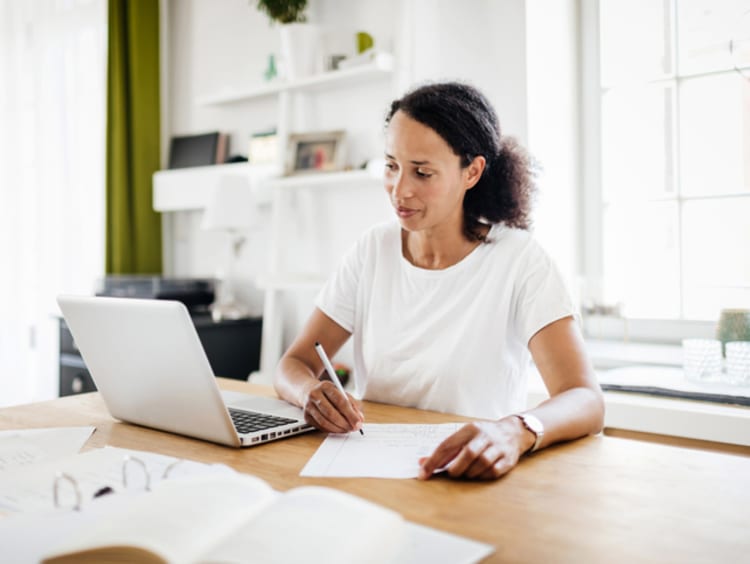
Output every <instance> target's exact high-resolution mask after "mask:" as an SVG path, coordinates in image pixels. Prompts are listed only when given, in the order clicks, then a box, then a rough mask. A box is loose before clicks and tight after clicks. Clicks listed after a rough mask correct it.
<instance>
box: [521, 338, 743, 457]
mask: <svg viewBox="0 0 750 564" xmlns="http://www.w3.org/2000/svg"><path fill="white" fill-rule="evenodd" d="M587 348H588V349H589V354H590V356H591V358H592V361H593V362H594V366H595V367H596V368H597V370H602V369H607V368H614V367H622V366H633V365H651V367H653V366H673V367H674V366H679V365H680V364H681V362H682V357H681V350H680V347H679V346H668V345H650V344H635V343H633V344H630V343H622V342H608V341H591V340H589V341H587ZM636 369H637V367H635V366H634V367H633V370H636ZM645 369H648V367H647V366H644V370H645ZM547 397H548V394H547V390H546V388H545V386H544V382H543V381H542V379H541V376H539V374H538V373H536V374H535V376H532V377H531V378H530V380H529V391H528V405H529V406H530V407H531V406H536V405H538V404H539V403H541V402H542V401H544V400H545V399H546V398H547ZM604 399H605V403H606V414H605V421H604V425H605V427H607V428H613V429H623V430H628V431H638V432H643V433H654V434H658V435H667V436H674V437H684V438H689V439H698V440H705V441H712V442H719V443H728V444H735V445H743V446H750V407H742V406H735V405H727V404H719V403H712V402H707V401H697V400H689V399H677V398H665V397H656V396H651V395H646V394H638V393H631V392H614V391H605V392H604Z"/></svg>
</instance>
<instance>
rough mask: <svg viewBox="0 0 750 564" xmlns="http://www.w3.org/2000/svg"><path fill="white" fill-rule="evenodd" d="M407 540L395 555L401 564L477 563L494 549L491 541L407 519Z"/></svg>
mask: <svg viewBox="0 0 750 564" xmlns="http://www.w3.org/2000/svg"><path fill="white" fill-rule="evenodd" d="M406 525H407V539H408V541H407V543H406V544H405V545H404V547H403V549H402V551H401V553H400V554H399V555H398V557H397V558H396V559H395V561H396V562H398V564H422V563H423V562H430V563H431V564H439V563H441V562H445V563H446V564H448V563H450V564H473V563H474V562H480V561H481V560H482V559H484V558H486V557H487V556H489V555H490V554H492V553H493V552H495V547H494V546H492V545H491V544H486V543H483V542H478V541H475V540H471V539H467V538H466V537H460V536H458V535H454V534H452V533H446V532H443V531H439V530H438V529H433V528H430V527H425V526H423V525H417V524H416V523H408V522H407V524H406Z"/></svg>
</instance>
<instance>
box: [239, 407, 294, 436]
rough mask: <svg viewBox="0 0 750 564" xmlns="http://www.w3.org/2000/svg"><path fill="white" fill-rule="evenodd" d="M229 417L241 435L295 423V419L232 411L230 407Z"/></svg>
mask: <svg viewBox="0 0 750 564" xmlns="http://www.w3.org/2000/svg"><path fill="white" fill-rule="evenodd" d="M229 415H231V416H232V422H233V423H234V426H235V428H236V429H237V432H238V433H240V434H241V435H242V434H245V433H253V432H255V431H262V430H263V429H270V428H272V427H279V426H281V425H286V424H288V423H296V422H297V420H296V419H287V418H286V417H279V416H278V415H269V414H268V413H255V412H254V411H242V410H239V409H232V408H231V407H230V408H229Z"/></svg>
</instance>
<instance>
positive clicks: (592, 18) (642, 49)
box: [582, 0, 750, 321]
mask: <svg viewBox="0 0 750 564" xmlns="http://www.w3.org/2000/svg"><path fill="white" fill-rule="evenodd" d="M582 6H583V10H584V18H583V22H584V31H585V34H586V35H585V37H584V45H583V48H584V51H585V50H586V49H590V48H591V47H592V46H593V51H595V52H596V53H598V57H592V58H591V60H592V61H593V62H587V56H586V55H585V54H584V63H583V65H584V66H583V70H584V119H585V123H586V125H585V131H586V132H587V133H591V132H593V138H594V141H595V142H592V139H589V140H588V141H586V142H585V147H586V150H585V155H586V157H585V158H584V159H583V162H584V167H586V169H587V172H586V173H585V176H584V177H585V178H587V179H590V182H589V186H587V189H586V196H585V198H586V204H585V209H586V210H587V212H586V213H588V214H590V215H593V214H597V215H598V217H600V218H601V219H596V220H592V219H591V218H589V219H588V220H587V226H592V225H593V226H594V228H595V229H594V233H598V234H600V237H597V236H592V235H591V234H589V236H588V237H587V238H586V242H585V243H584V244H585V245H586V247H587V248H586V249H585V251H586V252H585V256H586V257H588V258H589V260H588V261H587V267H586V268H587V271H588V272H587V274H588V275H589V276H590V277H592V276H593V280H595V281H598V283H597V284H594V285H593V287H594V288H595V289H596V295H595V296H594V298H595V299H597V300H599V301H601V302H603V303H609V304H614V303H619V304H621V312H622V314H623V315H624V316H625V317H628V318H639V319H663V320H666V319H670V320H712V321H715V320H716V319H718V317H719V311H720V310H721V309H722V308H737V307H750V251H748V249H750V0H661V1H660V0H637V1H636V0H600V2H599V4H598V14H593V13H591V12H588V13H586V12H587V10H590V8H591V6H592V4H589V3H586V2H584V3H583V4H582ZM596 59H598V61H597V60H596Z"/></svg>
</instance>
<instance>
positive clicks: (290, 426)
mask: <svg viewBox="0 0 750 564" xmlns="http://www.w3.org/2000/svg"><path fill="white" fill-rule="evenodd" d="M57 303H58V304H59V306H60V309H61V310H62V313H63V316H64V317H65V321H66V323H67V324H68V327H69V328H70V331H71V333H72V334H73V338H74V340H75V342H76V345H77V346H78V348H79V350H80V351H81V355H82V356H83V360H84V362H85V363H86V366H87V367H88V369H89V371H90V372H91V377H92V379H93V380H94V383H95V384H96V386H97V388H98V390H99V392H100V393H101V396H102V398H103V399H104V403H105V404H106V406H107V409H108V410H109V412H110V413H111V414H112V416H113V417H116V418H117V419H120V420H122V421H126V422H129V423H135V424H137V425H142V426H145V427H151V428H154V429H160V430H163V431H168V432H170V433H176V434H180V435H186V436H189V437H195V438H198V439H203V440H206V441H211V442H215V443H220V444H223V445H229V446H233V447H245V446H253V445H256V444H260V443H264V442H268V441H272V440H275V439H279V438H282V437H288V436H291V435H296V434H299V433H304V432H306V431H310V430H313V427H312V426H310V425H309V424H307V423H306V422H305V420H304V417H303V414H302V410H301V409H300V408H298V407H296V406H293V405H291V404H289V403H287V402H285V401H282V400H280V399H276V398H270V397H262V396H254V395H250V394H241V393H237V392H224V393H223V394H222V392H221V391H220V390H219V387H218V385H217V384H216V380H215V378H214V374H213V371H212V370H211V365H210V364H209V362H208V358H207V357H206V353H205V351H204V350H203V346H202V345H201V342H200V339H199V338H198V334H197V333H196V330H195V326H194V325H193V323H192V321H191V319H190V314H189V313H188V310H187V308H186V307H185V305H184V304H182V303H181V302H178V301H172V300H148V299H135V298H112V297H84V296H59V297H58V298H57ZM233 417H234V418H235V419H238V420H244V421H239V422H238V424H239V425H240V428H239V429H238V428H237V427H236V426H235V423H234V422H233Z"/></svg>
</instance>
